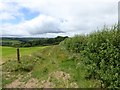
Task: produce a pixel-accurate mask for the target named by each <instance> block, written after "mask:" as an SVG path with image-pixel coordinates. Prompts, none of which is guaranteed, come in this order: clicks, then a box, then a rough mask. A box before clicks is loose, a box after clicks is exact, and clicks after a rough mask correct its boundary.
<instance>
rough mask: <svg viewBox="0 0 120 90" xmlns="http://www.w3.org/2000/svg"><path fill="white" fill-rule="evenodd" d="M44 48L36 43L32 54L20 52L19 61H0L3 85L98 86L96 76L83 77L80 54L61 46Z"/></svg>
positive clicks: (47, 86)
mask: <svg viewBox="0 0 120 90" xmlns="http://www.w3.org/2000/svg"><path fill="white" fill-rule="evenodd" d="M43 48H44V47H39V49H40V50H38V47H36V49H37V50H38V51H35V52H34V53H33V54H32V55H31V56H30V55H26V56H23V57H22V58H21V63H18V62H17V61H15V60H11V61H6V63H4V64H2V67H3V69H2V72H3V76H2V86H3V87H7V88H11V87H12V88H16V87H17V88H18V87H21V88H77V87H80V88H90V87H100V84H99V82H98V81H97V80H94V79H91V80H87V79H85V70H84V68H85V67H84V65H83V64H82V62H81V61H80V60H79V59H80V57H79V55H77V54H73V53H69V52H67V51H66V50H65V49H64V48H62V47H60V46H49V47H47V48H44V49H43ZM32 49H33V48H32ZM7 50H8V49H7ZM33 50H34V49H33ZM33 50H29V52H30V51H33ZM24 53H25V52H24Z"/></svg>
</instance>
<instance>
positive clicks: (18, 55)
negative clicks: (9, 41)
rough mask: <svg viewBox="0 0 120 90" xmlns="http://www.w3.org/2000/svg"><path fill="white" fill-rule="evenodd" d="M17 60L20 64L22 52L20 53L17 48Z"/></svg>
mask: <svg viewBox="0 0 120 90" xmlns="http://www.w3.org/2000/svg"><path fill="white" fill-rule="evenodd" d="M17 60H18V63H20V52H19V48H17Z"/></svg>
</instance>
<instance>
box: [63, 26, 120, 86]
mask: <svg viewBox="0 0 120 90" xmlns="http://www.w3.org/2000/svg"><path fill="white" fill-rule="evenodd" d="M61 45H63V46H64V47H65V48H66V49H67V50H69V51H72V52H74V53H76V52H77V53H80V54H81V55H83V56H84V63H85V65H86V69H87V74H86V77H87V78H95V79H98V80H100V81H101V85H102V87H109V88H115V87H120V82H119V81H120V76H119V75H120V68H119V67H120V30H118V26H114V27H112V28H106V27H104V28H103V30H100V31H97V32H94V33H91V34H89V35H87V36H81V35H80V36H77V37H76V36H75V37H73V38H69V39H66V40H65V41H63V42H62V43H61Z"/></svg>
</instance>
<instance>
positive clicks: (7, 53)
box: [0, 46, 47, 62]
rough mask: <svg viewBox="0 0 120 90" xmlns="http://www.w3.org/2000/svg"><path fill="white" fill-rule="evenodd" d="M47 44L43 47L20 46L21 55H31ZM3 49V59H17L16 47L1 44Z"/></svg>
mask: <svg viewBox="0 0 120 90" xmlns="http://www.w3.org/2000/svg"><path fill="white" fill-rule="evenodd" d="M46 47H47V46H44V47H43V46H42V47H29V48H20V56H21V57H23V56H24V55H30V54H32V53H34V52H36V51H39V50H41V49H43V48H46ZM0 48H1V49H2V60H3V62H4V61H7V60H11V59H16V48H13V47H6V46H0Z"/></svg>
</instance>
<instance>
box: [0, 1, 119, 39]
mask: <svg viewBox="0 0 120 90" xmlns="http://www.w3.org/2000/svg"><path fill="white" fill-rule="evenodd" d="M118 1H119V0H0V33H1V36H4V37H56V36H70V37H71V36H74V35H76V34H89V33H90V32H93V31H95V30H98V29H101V28H103V26H104V25H106V26H108V27H110V26H113V25H114V24H117V22H118Z"/></svg>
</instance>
